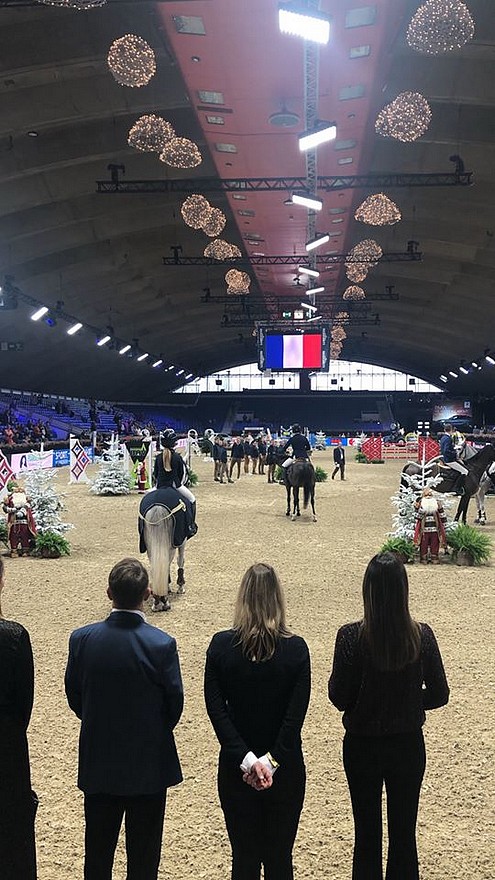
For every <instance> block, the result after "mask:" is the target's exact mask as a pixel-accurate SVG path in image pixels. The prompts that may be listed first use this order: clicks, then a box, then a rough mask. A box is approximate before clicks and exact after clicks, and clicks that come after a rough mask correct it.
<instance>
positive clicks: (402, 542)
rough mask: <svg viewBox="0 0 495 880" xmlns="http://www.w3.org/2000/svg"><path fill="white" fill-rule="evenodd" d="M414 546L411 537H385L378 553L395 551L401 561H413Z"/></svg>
mask: <svg viewBox="0 0 495 880" xmlns="http://www.w3.org/2000/svg"><path fill="white" fill-rule="evenodd" d="M415 552H416V547H415V546H414V543H413V541H412V539H411V538H397V537H395V538H394V537H393V536H392V537H390V538H387V540H386V541H385V543H384V544H383V545H382V546H381V547H380V553H396V554H397V556H398V557H399V559H400V560H401V562H404V563H406V562H414V554H415Z"/></svg>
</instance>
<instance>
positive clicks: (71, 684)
mask: <svg viewBox="0 0 495 880" xmlns="http://www.w3.org/2000/svg"><path fill="white" fill-rule="evenodd" d="M78 647H79V639H77V637H76V633H72V635H71V637H70V639H69V658H68V660H67V668H66V670H65V694H66V696H67V702H68V704H69V706H70V708H71V709H72V711H73V712H74V713H75V714H76V715H77V717H78V718H82V690H81V679H80V673H79V670H78V667H77V654H78Z"/></svg>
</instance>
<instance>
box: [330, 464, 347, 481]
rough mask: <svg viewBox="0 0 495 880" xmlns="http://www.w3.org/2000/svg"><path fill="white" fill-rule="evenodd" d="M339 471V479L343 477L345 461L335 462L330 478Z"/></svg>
mask: <svg viewBox="0 0 495 880" xmlns="http://www.w3.org/2000/svg"><path fill="white" fill-rule="evenodd" d="M339 471H340V479H341V480H343V479H345V477H344V471H345V461H341V462H340V464H337V463H335V468H334V471H333V474H332V480H333V478H334V477H335V475H336V474H338V472H339Z"/></svg>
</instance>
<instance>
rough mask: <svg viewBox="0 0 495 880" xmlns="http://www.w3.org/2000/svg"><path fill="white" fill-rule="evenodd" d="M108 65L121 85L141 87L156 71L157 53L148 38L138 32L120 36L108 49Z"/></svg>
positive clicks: (133, 87)
mask: <svg viewBox="0 0 495 880" xmlns="http://www.w3.org/2000/svg"><path fill="white" fill-rule="evenodd" d="M107 61H108V66H109V68H110V71H111V73H112V76H113V78H114V79H115V80H117V82H118V83H119V85H121V86H129V88H131V89H139V88H141V86H145V85H146V84H147V83H149V81H150V79H151V78H152V77H153V76H154V75H155V73H156V61H155V53H154V52H153V49H152V48H151V46H149V45H148V43H147V42H146V40H143V38H142V37H138V36H136V34H126V35H125V37H119V39H118V40H115V42H114V43H112V45H111V46H110V49H109V51H108V57H107Z"/></svg>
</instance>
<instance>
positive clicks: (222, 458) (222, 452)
mask: <svg viewBox="0 0 495 880" xmlns="http://www.w3.org/2000/svg"><path fill="white" fill-rule="evenodd" d="M224 477H225V480H224ZM227 480H228V482H229V483H233V482H234V481H233V480H231V479H230V477H229V476H228V470H227V446H226V443H225V440H224V438H223V437H219V438H218V482H219V483H224V482H226V481H227Z"/></svg>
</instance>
